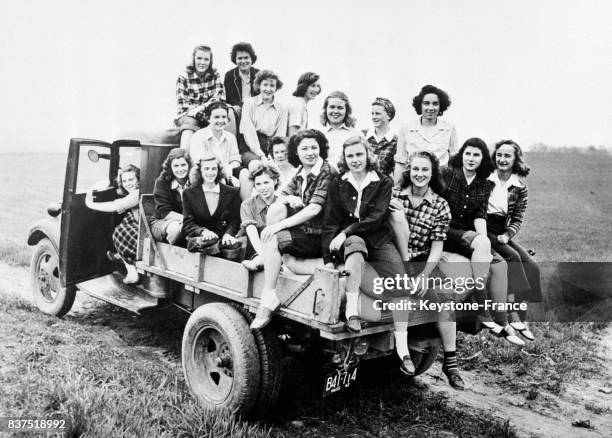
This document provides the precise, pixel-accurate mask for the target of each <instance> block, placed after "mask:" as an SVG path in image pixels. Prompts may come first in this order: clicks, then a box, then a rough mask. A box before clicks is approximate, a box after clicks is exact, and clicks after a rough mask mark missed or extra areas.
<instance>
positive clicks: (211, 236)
mask: <svg viewBox="0 0 612 438" xmlns="http://www.w3.org/2000/svg"><path fill="white" fill-rule="evenodd" d="M200 236H202V237H203V238H204V240H212V239H216V238H217V235H216V234H215V233H214V232H213V231H210V230H204V231H202V233H201V234H200Z"/></svg>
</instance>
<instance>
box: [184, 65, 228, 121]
mask: <svg viewBox="0 0 612 438" xmlns="http://www.w3.org/2000/svg"><path fill="white" fill-rule="evenodd" d="M213 97H218V98H219V99H222V100H225V89H224V87H223V81H222V80H221V75H220V74H219V72H218V71H217V70H213V72H212V73H210V74H207V75H206V76H204V77H201V76H199V75H198V74H197V73H196V72H195V71H194V72H190V71H188V70H186V71H184V72H183V73H181V74H180V75H179V77H178V79H177V80H176V101H177V116H176V119H177V120H178V119H179V118H181V117H182V116H184V115H185V114H186V113H187V111H189V110H190V109H192V108H195V107H197V106H200V105H203V104H205V103H206V102H208V101H209V100H210V99H212V98H213ZM196 119H198V120H203V119H204V111H200V112H198V113H197V114H196Z"/></svg>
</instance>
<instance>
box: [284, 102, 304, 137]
mask: <svg viewBox="0 0 612 438" xmlns="http://www.w3.org/2000/svg"><path fill="white" fill-rule="evenodd" d="M297 99H298V98H295V100H294V101H292V103H291V105H289V114H288V118H287V125H288V133H287V135H288V136H289V137H291V136H292V135H293V134H295V133H296V132H298V131H299V129H300V127H301V126H302V117H303V108H301V107H300V106H299V105H298V101H297Z"/></svg>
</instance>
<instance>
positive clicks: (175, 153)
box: [159, 148, 191, 182]
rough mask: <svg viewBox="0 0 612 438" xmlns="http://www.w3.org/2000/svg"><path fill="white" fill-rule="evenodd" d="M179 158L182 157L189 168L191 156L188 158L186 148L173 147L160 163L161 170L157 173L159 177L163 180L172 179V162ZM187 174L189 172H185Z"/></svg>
mask: <svg viewBox="0 0 612 438" xmlns="http://www.w3.org/2000/svg"><path fill="white" fill-rule="evenodd" d="M179 158H184V159H185V161H187V166H188V167H189V169H191V158H189V154H187V150H185V149H181V148H174V149H172V150H171V151H170V153H169V154H168V156H167V157H166V159H165V160H164V162H163V163H162V171H161V174H160V175H159V176H160V177H161V179H163V180H164V181H168V182H170V181H172V180H173V179H174V174H173V173H172V162H173V161H174V160H178V159H179ZM187 175H189V172H187Z"/></svg>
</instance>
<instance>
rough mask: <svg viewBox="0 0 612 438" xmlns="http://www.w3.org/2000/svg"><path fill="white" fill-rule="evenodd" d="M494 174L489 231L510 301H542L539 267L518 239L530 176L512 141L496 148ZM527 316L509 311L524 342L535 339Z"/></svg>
mask: <svg viewBox="0 0 612 438" xmlns="http://www.w3.org/2000/svg"><path fill="white" fill-rule="evenodd" d="M493 167H495V171H494V172H493V173H492V174H491V175H490V176H489V181H491V183H492V186H493V187H492V192H491V196H490V197H489V204H488V206H487V228H488V231H489V240H490V242H491V247H492V248H493V250H495V251H497V252H498V253H499V255H501V256H502V257H503V258H504V259H505V260H506V262H508V301H510V302H512V301H514V300H517V301H531V302H538V301H542V292H541V289H540V268H539V267H538V264H537V263H536V261H535V260H534V259H533V258H532V257H531V256H530V255H529V253H528V252H527V251H526V250H525V248H523V247H522V246H521V245H520V244H519V243H518V242H517V241H516V239H515V236H516V234H517V233H518V232H519V230H520V229H521V224H522V223H523V215H524V214H525V210H526V209H527V197H528V193H529V192H528V190H527V185H525V182H524V181H523V180H522V178H524V177H526V176H527V175H529V167H528V166H527V165H526V164H525V161H524V159H523V151H522V150H521V147H520V146H519V145H518V144H517V143H516V142H514V141H512V140H502V141H500V142H498V143H497V144H496V145H495V154H494V157H493ZM524 318H525V315H524V314H523V315H519V314H518V313H517V312H510V313H509V314H508V320H509V321H510V325H511V326H512V327H513V328H514V329H515V330H517V331H518V332H519V333H520V334H521V335H522V336H523V337H524V338H525V339H527V340H529V341H533V340H534V339H535V338H534V336H533V333H532V332H531V330H529V327H528V326H527V323H526V322H522V320H523V319H524Z"/></svg>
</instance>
